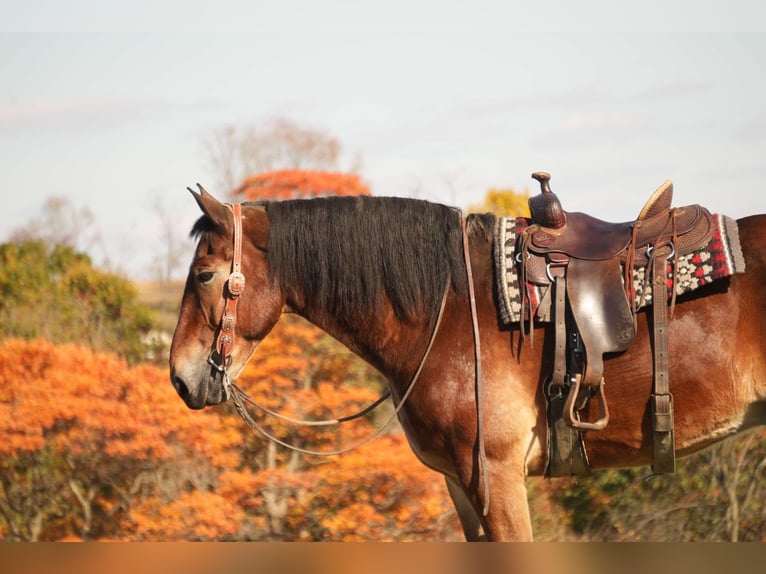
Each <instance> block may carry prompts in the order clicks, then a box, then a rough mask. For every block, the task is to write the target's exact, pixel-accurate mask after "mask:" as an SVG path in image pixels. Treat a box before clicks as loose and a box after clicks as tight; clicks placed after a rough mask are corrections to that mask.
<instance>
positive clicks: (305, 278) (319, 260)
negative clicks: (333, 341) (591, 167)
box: [259, 196, 466, 321]
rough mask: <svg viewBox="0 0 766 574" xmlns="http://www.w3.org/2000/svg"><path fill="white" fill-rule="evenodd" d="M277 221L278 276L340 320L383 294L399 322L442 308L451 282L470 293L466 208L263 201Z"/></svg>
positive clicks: (364, 200) (411, 202)
mask: <svg viewBox="0 0 766 574" xmlns="http://www.w3.org/2000/svg"><path fill="white" fill-rule="evenodd" d="M259 205H262V206H264V207H265V209H266V212H267V214H268V218H269V238H268V246H267V250H268V263H269V268H270V272H271V274H272V279H273V280H274V281H277V282H278V283H279V284H280V285H281V286H282V288H283V289H285V290H286V291H287V292H288V293H292V294H295V293H303V294H304V295H305V297H306V301H307V304H309V305H311V306H312V307H313V308H315V310H316V311H320V310H322V309H324V310H325V311H326V312H327V313H330V314H332V315H334V316H335V317H336V318H338V319H340V320H346V321H347V320H349V319H350V318H351V317H353V316H354V315H356V314H357V313H358V312H360V311H363V310H369V309H370V308H373V309H374V308H375V307H376V306H377V305H378V304H379V303H380V301H381V299H380V297H381V294H382V293H385V295H386V296H387V297H388V299H389V300H390V301H391V303H392V304H393V307H394V310H395V312H396V315H397V317H398V318H399V319H402V320H407V319H410V318H412V317H413V316H414V315H415V314H416V313H418V312H423V311H425V312H429V313H432V312H434V311H435V310H436V309H437V308H438V306H439V304H440V303H441V298H442V294H443V292H444V288H445V285H446V284H447V280H448V279H450V280H451V282H452V285H453V286H454V287H455V289H456V290H457V291H458V292H465V290H466V276H465V265H464V262H463V256H462V239H461V233H460V212H459V211H458V210H457V209H454V208H451V207H447V206H444V205H439V204H434V203H429V202H426V201H421V200H415V199H404V198H396V197H369V196H354V197H323V198H314V199H305V200H288V201H278V202H264V203H259Z"/></svg>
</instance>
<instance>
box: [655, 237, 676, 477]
mask: <svg viewBox="0 0 766 574" xmlns="http://www.w3.org/2000/svg"><path fill="white" fill-rule="evenodd" d="M656 251H657V250H656V249H655V253H654V261H653V265H652V303H653V305H652V308H653V319H654V393H653V394H652V401H651V404H652V430H653V443H654V463H653V464H652V470H653V472H654V473H655V474H664V473H670V472H675V469H676V458H675V437H674V432H673V395H671V394H670V382H669V358H668V353H669V345H668V287H667V270H666V265H667V261H666V259H665V257H664V256H662V255H660V254H658V253H656Z"/></svg>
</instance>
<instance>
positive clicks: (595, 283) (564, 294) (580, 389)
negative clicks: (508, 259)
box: [518, 172, 714, 473]
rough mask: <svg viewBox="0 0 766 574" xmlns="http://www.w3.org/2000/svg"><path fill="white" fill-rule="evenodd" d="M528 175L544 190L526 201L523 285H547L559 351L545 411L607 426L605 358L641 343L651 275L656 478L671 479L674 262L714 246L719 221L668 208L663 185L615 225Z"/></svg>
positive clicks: (545, 177) (584, 424)
mask: <svg viewBox="0 0 766 574" xmlns="http://www.w3.org/2000/svg"><path fill="white" fill-rule="evenodd" d="M532 177H533V178H534V179H536V180H537V181H539V182H540V187H541V192H540V194H538V195H536V196H533V197H531V198H530V199H529V208H530V211H531V220H530V225H529V226H528V227H527V228H526V229H525V230H524V231H523V233H522V234H521V237H520V239H519V250H518V262H519V270H520V283H521V285H525V284H527V283H531V284H537V285H550V286H551V289H550V292H551V293H552V297H553V301H552V309H553V317H552V320H553V323H554V325H555V327H554V330H555V345H554V348H555V351H554V361H553V369H552V372H551V374H550V376H549V378H548V381H547V384H546V389H545V391H546V398H547V399H548V401H549V413H550V412H551V409H550V405H551V404H554V409H553V410H554V411H555V410H558V412H559V413H560V414H563V419H564V421H565V422H566V424H567V425H568V426H569V427H571V428H572V429H575V430H577V431H597V430H601V429H603V428H604V427H605V426H606V425H607V423H608V421H609V409H608V406H607V401H606V397H605V393H604V355H605V354H607V353H617V352H621V351H625V350H626V349H628V347H629V346H630V344H631V343H632V342H633V340H634V338H635V335H636V320H635V318H636V311H637V307H638V305H637V304H636V292H635V287H634V281H633V270H634V268H636V267H645V268H646V270H647V275H648V276H647V279H648V280H651V289H652V303H653V304H652V308H653V322H652V323H653V333H652V335H653V339H652V344H653V356H654V389H653V394H652V397H651V405H652V421H653V433H654V464H653V470H654V472H655V473H663V472H673V471H674V470H675V445H674V437H673V399H672V395H671V394H670V391H669V381H668V370H669V365H668V334H667V323H668V311H667V309H668V299H670V306H671V309H672V307H673V306H674V305H675V277H676V274H675V273H673V271H672V270H673V269H675V268H676V267H675V266H674V265H673V262H674V260H677V258H678V257H679V256H682V255H685V254H687V253H690V252H693V251H695V250H697V249H700V248H702V247H704V246H705V245H706V244H707V243H708V242H709V241H710V238H711V236H712V234H713V231H714V223H713V217H712V215H711V214H710V212H709V211H708V210H707V209H705V208H704V207H701V206H699V205H688V206H684V207H671V202H672V198H673V185H672V183H671V182H670V181H667V182H665V183H664V184H663V185H662V186H660V188H659V189H657V190H656V191H655V192H654V194H652V196H651V197H650V198H649V200H648V201H647V203H646V205H645V206H644V208H643V209H642V210H641V212H640V213H639V215H638V218H637V219H635V220H634V221H628V222H624V223H610V222H606V221H602V220H600V219H597V218H595V217H592V216H590V215H587V214H585V213H577V212H567V211H564V210H563V209H562V206H561V203H560V201H559V199H558V197H557V196H556V194H554V193H553V192H552V191H551V189H550V185H549V180H550V175H549V174H547V173H545V172H536V173H533V174H532ZM669 263H670V265H668V264H669ZM668 267H670V269H671V273H670V275H668ZM523 305H524V297H523V296H522V306H523ZM523 315H524V312H523V310H522V316H523ZM529 316H530V321H531V314H530V315H529ZM530 332H531V333H533V332H534V330H530ZM523 334H524V329H523V328H522V335H523ZM592 397H596V400H597V401H598V407H599V408H598V411H599V412H598V417H597V420H595V421H586V420H581V417H580V414H579V413H580V412H581V411H582V409H583V407H584V406H585V405H586V403H587V401H588V400H589V399H590V398H592Z"/></svg>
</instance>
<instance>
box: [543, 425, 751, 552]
mask: <svg viewBox="0 0 766 574" xmlns="http://www.w3.org/2000/svg"><path fill="white" fill-rule="evenodd" d="M765 470H766V431H763V430H756V431H751V432H750V433H747V434H745V435H741V436H736V437H732V438H729V439H727V440H725V441H723V442H721V443H718V444H715V445H713V446H711V447H709V448H707V449H705V450H703V451H701V452H699V453H697V454H694V455H691V456H689V457H686V458H682V459H679V461H678V468H677V471H676V473H675V474H672V475H663V476H658V477H654V478H651V479H648V480H647V477H649V476H650V475H651V470H650V469H649V468H631V469H610V470H600V471H598V472H596V473H594V475H593V476H592V477H589V478H584V479H576V480H572V481H569V480H565V479H559V480H557V481H555V482H556V484H555V485H554V486H553V487H552V488H551V489H549V490H548V492H547V495H548V496H549V497H550V499H551V500H552V501H553V502H554V504H556V505H558V507H559V508H560V509H562V510H563V511H564V512H565V513H566V518H565V521H564V522H565V523H566V524H568V526H569V528H570V529H571V533H570V535H571V536H573V537H574V538H575V539H580V540H594V541H621V540H633V541H655V542H661V541H674V542H688V541H701V540H704V541H730V542H734V541H738V540H747V541H762V540H764V539H766V509H764V506H763V500H764V495H766V472H765Z"/></svg>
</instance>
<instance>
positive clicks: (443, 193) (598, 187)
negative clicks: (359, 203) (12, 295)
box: [0, 0, 766, 280]
mask: <svg viewBox="0 0 766 574" xmlns="http://www.w3.org/2000/svg"><path fill="white" fill-rule="evenodd" d="M18 4H20V3H18V2H9V1H8V0H0V176H2V180H1V181H0V190H1V191H0V194H2V195H1V197H2V206H3V217H2V218H1V220H0V241H6V240H7V239H8V237H9V236H10V234H11V233H12V232H13V231H15V230H17V229H19V228H23V227H25V226H27V225H28V224H29V222H30V221H32V220H33V219H34V218H36V217H38V216H39V211H40V209H41V208H42V207H43V205H44V202H45V200H46V199H47V198H49V197H66V198H67V199H68V200H69V201H70V203H71V204H72V205H73V206H75V207H77V208H87V209H89V210H90V212H91V213H92V214H93V217H94V221H95V226H96V228H97V230H98V232H99V235H100V237H101V240H102V241H101V243H99V244H98V245H97V246H95V247H93V250H92V253H91V255H92V256H93V258H94V261H95V262H96V263H97V264H98V263H100V262H102V261H104V262H108V264H109V265H110V266H111V268H113V269H114V270H116V271H118V272H120V273H122V274H124V275H126V276H127V277H128V278H130V279H135V280H145V279H151V278H153V276H154V275H155V274H156V268H155V267H154V266H153V262H154V261H155V259H156V257H157V256H158V253H159V252H160V251H161V249H162V245H163V241H164V239H163V224H164V223H166V222H167V221H170V222H172V225H173V229H174V230H176V231H177V233H178V236H179V237H186V235H187V234H188V230H189V229H190V227H191V225H192V223H193V222H194V220H195V219H196V217H197V216H198V213H199V212H198V208H197V207H196V204H195V203H194V201H193V200H192V198H191V197H190V195H189V193H188V192H187V191H186V187H187V186H194V184H195V183H196V182H200V183H202V184H203V185H204V186H205V187H206V188H207V189H208V190H209V191H211V192H212V193H213V194H214V195H217V196H218V197H220V198H224V196H225V194H226V192H227V190H223V189H216V188H215V185H216V183H215V182H216V181H217V180H218V179H219V178H218V176H217V175H216V173H215V172H214V169H213V168H212V167H211V164H210V162H209V156H208V153H207V151H206V148H205V146H204V141H205V139H206V138H207V137H209V136H210V134H211V133H212V132H213V131H214V130H216V129H220V128H222V127H225V126H232V125H233V126H251V125H255V126H257V125H259V124H263V122H266V121H268V120H270V119H273V118H277V117H282V118H287V119H290V120H292V121H294V122H296V123H298V124H300V125H303V126H305V127H310V128H315V129H320V130H325V131H327V132H329V133H331V134H332V135H333V136H335V137H336V138H337V139H338V140H339V141H340V143H341V145H342V147H343V154H342V157H341V161H340V164H341V165H340V167H341V169H345V168H350V167H351V166H352V165H353V164H354V163H355V162H356V160H358V159H359V158H361V175H362V178H363V180H364V182H365V183H366V184H367V185H368V186H369V187H370V188H371V190H372V192H373V193H374V194H375V195H398V196H417V197H420V198H422V199H427V200H432V201H437V202H441V203H447V204H450V205H455V206H458V207H461V208H466V207H468V206H469V205H472V204H477V203H480V202H481V201H482V199H483V197H484V196H485V194H486V192H487V191H488V189H489V188H491V187H496V188H497V187H501V188H508V187H510V188H513V189H515V190H518V191H525V190H526V189H529V190H530V191H531V192H535V191H536V190H537V187H536V186H537V184H536V182H534V181H533V180H531V179H530V177H529V176H530V174H531V173H532V172H534V171H548V172H550V173H551V175H552V179H551V187H552V189H553V190H554V191H555V192H556V193H557V194H558V195H559V197H560V199H561V200H562V203H563V204H564V207H565V209H567V210H569V211H588V212H590V213H591V214H593V215H595V216H597V217H600V218H602V219H607V220H615V221H618V220H619V221H626V220H630V219H633V218H634V217H636V216H637V214H638V212H639V211H640V209H641V207H642V206H643V204H644V202H645V201H646V200H647V198H648V197H649V196H650V194H651V193H652V192H653V191H654V189H656V188H657V187H658V186H659V185H660V184H662V183H663V182H664V181H665V180H666V179H670V180H672V181H673V182H674V186H675V204H676V205H684V204H688V203H701V204H703V205H705V206H707V207H708V208H709V209H710V210H711V211H714V212H721V213H726V214H728V215H731V216H733V217H742V216H745V215H748V214H752V213H759V212H764V211H766V200H764V193H763V191H764V190H765V189H766V160H764V158H766V73H764V70H765V69H766V63H765V61H766V5H764V4H763V3H757V2H749V1H740V2H738V1H736V0H734V1H732V2H727V3H726V8H725V9H723V8H720V9H719V8H716V7H715V5H714V3H712V2H704V1H701V0H699V1H697V2H686V1H679V2H672V1H669V0H668V1H665V2H655V1H654V0H648V1H646V2H642V3H634V4H633V5H631V6H629V7H628V8H627V9H625V8H619V7H617V6H615V4H618V3H615V2H610V3H599V2H592V1H584V2H578V3H573V2H556V1H553V2H537V3H534V5H532V4H531V3H527V4H517V3H515V2H513V1H510V0H508V1H506V2H493V1H488V0H487V1H485V0H476V1H474V2H462V1H458V0H455V2H454V3H452V4H449V6H447V5H446V3H444V2H441V3H440V2H433V1H423V2H418V1H416V0H411V1H410V2H401V1H399V0H389V1H388V2H377V3H367V2H364V1H362V0H356V1H354V2H351V1H341V0H323V1H322V2H308V1H298V0H283V1H281V2H269V3H265V2H260V1H257V0H253V1H251V2H238V1H234V0H222V1H219V2H199V1H198V0H186V1H185V2H166V1H161V0H157V1H156V2H153V3H146V4H144V3H142V2H135V3H124V2H123V3H112V2H105V1H100V2H95V1H89V0H69V1H68V2H56V1H51V0H48V1H42V2H41V1H37V0H30V1H28V2H25V3H23V6H19V5H18ZM716 4H723V3H716ZM762 6H764V7H762ZM161 211H162V212H164V213H165V215H164V221H163V218H162V217H161V216H160V212H161ZM188 245H189V247H188V259H189V260H190V259H191V255H192V248H193V246H192V244H191V242H189V243H188ZM185 264H186V262H185ZM185 273H186V268H185V267H183V268H179V270H178V275H179V277H181V276H183V275H185Z"/></svg>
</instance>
